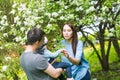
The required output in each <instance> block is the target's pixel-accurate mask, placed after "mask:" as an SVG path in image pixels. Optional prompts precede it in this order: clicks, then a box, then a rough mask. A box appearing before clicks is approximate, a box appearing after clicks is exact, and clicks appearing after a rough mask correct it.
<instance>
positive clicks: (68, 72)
mask: <svg viewBox="0 0 120 80" xmlns="http://www.w3.org/2000/svg"><path fill="white" fill-rule="evenodd" d="M62 50H63V49H60V50H57V51H56V52H54V53H52V52H51V51H49V50H47V49H43V50H42V49H38V50H37V52H38V53H41V52H42V54H43V55H44V57H45V58H46V59H47V60H48V61H49V62H50V63H51V62H52V61H51V59H53V60H54V58H56V57H57V56H58V55H59V54H60V53H61V51H62ZM52 65H53V66H54V67H55V68H63V69H66V76H67V78H72V73H71V65H70V64H69V63H66V62H54V63H53V64H52ZM59 79H60V80H65V78H64V77H63V76H62V75H61V76H60V77H59Z"/></svg>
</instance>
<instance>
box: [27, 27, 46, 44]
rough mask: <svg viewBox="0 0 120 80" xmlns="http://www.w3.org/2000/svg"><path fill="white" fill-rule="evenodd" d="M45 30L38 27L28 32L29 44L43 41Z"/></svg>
mask: <svg viewBox="0 0 120 80" xmlns="http://www.w3.org/2000/svg"><path fill="white" fill-rule="evenodd" d="M44 35H45V32H44V31H42V30H41V29H38V28H32V29H31V30H29V31H28V33H27V45H28V44H29V45H32V44H33V43H35V42H36V41H41V40H42V38H43V36H44Z"/></svg>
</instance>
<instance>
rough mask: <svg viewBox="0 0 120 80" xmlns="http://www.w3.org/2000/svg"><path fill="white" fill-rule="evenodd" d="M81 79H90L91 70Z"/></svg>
mask: <svg viewBox="0 0 120 80" xmlns="http://www.w3.org/2000/svg"><path fill="white" fill-rule="evenodd" d="M81 80H90V72H89V71H87V73H86V75H85V76H84V77H83V78H82V79H81Z"/></svg>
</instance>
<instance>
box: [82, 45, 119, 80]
mask: <svg viewBox="0 0 120 80" xmlns="http://www.w3.org/2000/svg"><path fill="white" fill-rule="evenodd" d="M105 46H106V47H107V44H106V45H105ZM96 49H97V50H99V49H100V48H99V45H96ZM84 54H85V57H86V59H87V60H88V62H89V64H90V70H91V80H120V77H119V75H120V69H119V67H120V63H119V62H118V60H119V58H118V56H117V54H116V52H115V50H114V48H113V46H111V49H110V54H109V64H110V65H109V66H110V70H109V71H108V72H105V71H102V68H101V65H100V63H99V60H98V57H97V55H96V53H95V52H94V50H93V48H92V47H90V46H89V47H85V48H84ZM116 69H117V70H116Z"/></svg>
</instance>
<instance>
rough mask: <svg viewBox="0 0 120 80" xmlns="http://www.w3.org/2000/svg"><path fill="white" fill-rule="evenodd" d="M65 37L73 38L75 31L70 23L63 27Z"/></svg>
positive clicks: (67, 38)
mask: <svg viewBox="0 0 120 80" xmlns="http://www.w3.org/2000/svg"><path fill="white" fill-rule="evenodd" d="M62 33H63V37H64V38H65V39H66V40H71V38H72V36H73V31H72V29H71V28H70V27H69V25H64V27H63V31H62Z"/></svg>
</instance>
